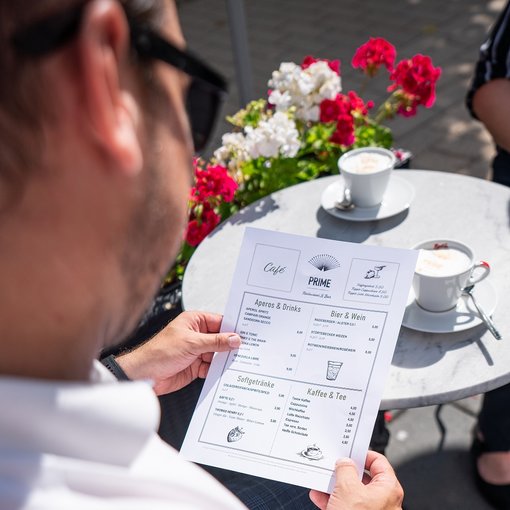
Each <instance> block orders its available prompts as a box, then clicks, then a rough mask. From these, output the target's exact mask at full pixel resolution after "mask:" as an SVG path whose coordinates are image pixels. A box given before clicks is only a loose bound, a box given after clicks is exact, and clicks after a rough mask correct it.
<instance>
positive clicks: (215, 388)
mask: <svg viewBox="0 0 510 510" xmlns="http://www.w3.org/2000/svg"><path fill="white" fill-rule="evenodd" d="M416 257H417V253H416V252H415V251H411V250H402V249H394V248H382V247H373V246H366V245H360V244H353V243H345V242H340V241H332V240H328V239H318V238H308V237H303V236H296V235H291V234H284V233H280V232H272V231H267V230H259V229H254V228H247V229H246V232H245V236H244V240H243V243H242V246H241V249H240V253H239V258H238V262H237V266H236V269H235V272H234V277H233V282H232V287H231V291H230V296H229V299H228V302H227V306H226V310H225V314H224V320H223V323H222V331H236V332H238V333H239V334H240V336H241V337H242V339H243V344H242V346H241V347H240V349H238V350H237V351H233V352H230V353H220V354H217V355H216V356H215V358H214V360H213V363H212V365H211V368H210V370H209V375H208V377H207V379H206V381H205V384H204V389H203V391H202V394H201V396H200V400H199V403H198V405H197V409H196V410H195V413H194V415H193V419H192V421H191V424H190V427H189V429H188V433H187V435H186V439H185V441H184V444H183V447H182V449H181V454H182V455H183V456H184V457H186V458H187V459H189V460H192V461H195V462H199V463H202V464H208V465H212V466H217V467H223V468H226V469H231V470H235V471H240V472H244V473H249V474H252V475H256V476H262V477H265V478H270V479H274V480H279V481H283V482H287V483H291V484H295V485H302V486H304V487H309V488H314V489H318V490H321V491H325V492H331V490H332V487H333V476H332V475H333V468H334V464H335V461H336V459H337V458H340V457H351V458H353V459H354V461H355V462H356V464H357V465H358V471H359V473H360V474H361V473H362V472H363V465H364V460H365V456H366V451H367V448H368V444H369V441H370V437H371V434H372V429H373V425H374V421H375V417H376V414H377V411H378V409H379V404H380V399H381V396H382V391H383V387H384V381H385V378H386V374H387V371H388V368H389V365H390V362H391V359H392V356H393V351H394V348H395V343H396V340H397V337H398V333H399V329H400V325H401V321H402V317H403V313H404V309H405V306H406V302H407V296H408V293H409V288H410V285H411V281H412V277H413V273H414V268H415V264H416Z"/></svg>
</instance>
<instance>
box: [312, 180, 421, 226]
mask: <svg viewBox="0 0 510 510" xmlns="http://www.w3.org/2000/svg"><path fill="white" fill-rule="evenodd" d="M343 194H344V179H343V177H342V176H340V178H339V179H338V180H336V181H335V182H333V183H332V184H330V185H329V186H328V187H327V188H326V189H325V190H324V191H323V192H322V196H321V205H322V207H323V208H324V209H325V211H326V212H328V213H329V214H331V215H332V216H335V217H336V218H341V219H342V220H347V221H372V220H382V219H384V218H389V217H390V216H395V214H398V213H401V212H402V211H405V210H406V209H408V208H409V206H410V205H411V202H412V201H413V198H414V188H413V186H412V185H411V184H410V183H409V182H408V181H406V180H405V179H403V178H402V177H399V176H398V175H392V176H391V179H390V182H389V184H388V189H387V190H386V193H385V194H384V198H383V201H382V203H381V205H378V206H375V207H355V208H354V209H352V210H350V211H341V210H340V209H337V208H336V207H335V202H336V201H338V200H341V198H342V197H343Z"/></svg>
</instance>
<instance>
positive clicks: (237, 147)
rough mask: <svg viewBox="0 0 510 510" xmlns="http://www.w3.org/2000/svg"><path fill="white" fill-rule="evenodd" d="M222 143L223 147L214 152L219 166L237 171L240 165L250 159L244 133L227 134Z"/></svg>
mask: <svg viewBox="0 0 510 510" xmlns="http://www.w3.org/2000/svg"><path fill="white" fill-rule="evenodd" d="M221 143H222V146H221V147H220V148H219V149H217V150H216V151H214V158H215V159H216V161H217V162H218V164H220V165H222V166H225V167H227V168H229V169H230V170H233V171H235V170H237V169H238V168H239V164H240V163H242V162H244V161H248V160H249V159H250V155H249V153H248V150H247V145H246V138H245V136H244V135H243V134H242V133H225V134H224V135H223V136H222V138H221Z"/></svg>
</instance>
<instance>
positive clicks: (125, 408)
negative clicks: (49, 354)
mask: <svg viewBox="0 0 510 510" xmlns="http://www.w3.org/2000/svg"><path fill="white" fill-rule="evenodd" d="M94 371H95V373H94V379H93V382H90V383H66V382H52V381H41V380H30V379H21V378H7V377H0V510H14V509H15V510H21V509H23V510H50V509H51V510H60V509H62V510H82V509H83V510H84V509H87V510H91V509H94V510H102V509H105V510H117V509H118V510H134V509H136V510H159V509H163V508H164V509H165V510H191V509H207V510H230V509H232V510H239V509H242V508H244V506H243V505H242V504H241V503H240V502H239V501H238V500H237V499H236V498H235V497H234V496H233V495H232V494H230V493H229V492H228V491H227V490H226V489H225V488H224V487H222V486H221V485H220V484H219V483H218V482H216V481H215V480H214V479H213V478H212V477H211V476H209V475H208V474H207V473H206V472H205V471H203V470H202V469H200V468H198V467H197V466H195V465H193V464H191V463H188V462H186V461H184V460H182V459H181V458H179V457H178V455H177V452H176V451H175V450H173V449H172V448H171V447H170V446H168V445H166V444H165V443H164V442H163V441H161V440H160V438H159V437H158V435H157V434H156V428H157V425H158V422H159V405H158V401H157V399H156V397H155V395H154V393H153V391H152V389H151V387H150V385H149V384H148V383H146V382H140V381H139V382H122V383H119V382H117V381H116V380H115V379H114V378H113V376H112V375H111V374H109V372H108V371H107V370H106V369H105V368H104V367H102V366H101V365H100V364H99V363H97V364H95V366H94ZM176 412H178V409H177V410H176Z"/></svg>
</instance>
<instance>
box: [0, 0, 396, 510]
mask: <svg viewBox="0 0 510 510" xmlns="http://www.w3.org/2000/svg"><path fill="white" fill-rule="evenodd" d="M149 27H150V28H149ZM158 34H159V35H158ZM0 37H1V38H2V41H1V44H0V75H1V76H2V80H1V83H0V168H1V173H0V246H1V248H0V276H1V281H2V284H1V285H0V298H1V303H2V319H1V321H0V338H1V342H0V373H1V374H2V376H1V377H0V404H1V409H2V411H1V415H0V508H1V509H21V508H23V509H46V508H47V509H55V508H66V509H73V510H74V509H86V508H91V509H115V508H119V509H122V510H126V509H135V508H136V509H144V510H145V509H151V510H155V509H159V508H166V509H168V508H172V509H173V510H175V509H191V508H193V509H198V508H203V509H205V508H207V509H209V510H211V509H223V510H225V509H239V508H243V506H242V505H241V503H240V502H239V501H238V500H237V499H236V498H235V497H234V496H233V495H232V494H230V493H229V492H228V491H226V489H224V488H223V487H222V486H221V485H219V484H218V483H217V482H215V481H214V480H213V479H212V478H211V477H210V476H209V475H207V474H206V473H205V472H203V471H202V470H200V469H199V468H198V467H195V466H193V465H192V464H189V463H187V462H185V461H183V460H181V459H180V458H179V457H178V456H177V454H176V452H175V451H174V450H172V449H171V448H170V447H168V446H166V445H164V443H162V442H161V440H159V438H158V437H157V435H156V433H155V429H156V427H157V421H158V406H157V401H156V399H155V396H154V392H153V390H152V388H151V386H154V389H155V390H156V391H157V392H159V393H162V392H167V391H174V390H176V389H179V388H181V387H182V386H183V385H185V384H187V383H188V382H190V381H191V380H193V379H194V378H196V377H204V376H205V374H206V373H207V368H208V364H209V362H210V360H211V358H212V351H222V350H228V349H231V348H237V347H238V346H239V344H240V338H239V337H238V336H237V335H235V334H228V333H227V334H225V333H224V334H219V333H217V332H218V329H219V325H220V320H221V318H220V317H218V316H215V315H209V314H206V313H187V314H183V315H182V316H180V317H179V318H178V319H176V321H174V323H173V324H172V325H171V326H170V327H169V328H167V329H166V330H165V331H164V332H163V333H162V334H161V335H159V336H158V337H156V338H155V339H153V340H151V341H150V342H148V343H146V344H144V345H143V346H142V347H140V348H139V349H137V350H135V351H133V352H132V353H130V354H128V355H126V356H124V357H123V358H121V359H119V363H120V364H121V366H122V367H123V369H124V371H125V372H126V374H127V375H128V376H129V378H130V379H142V380H140V381H138V382H124V383H119V382H117V381H116V380H115V379H114V377H113V376H112V375H111V374H110V373H109V372H108V371H107V370H106V369H105V368H104V367H101V366H99V364H98V363H97V362H95V361H94V360H95V358H96V357H97V355H98V353H99V352H100V351H101V350H102V349H103V348H104V347H106V346H109V345H111V344H112V343H114V342H115V341H117V340H118V339H121V338H123V337H125V336H126V335H127V334H128V333H129V332H130V331H131V330H132V329H133V328H134V327H135V326H136V324H137V322H138V320H139V318H140V316H141V314H142V312H143V310H144V309H145V308H146V306H147V304H148V303H149V301H150V299H151V297H152V295H153V294H154V292H155V291H156V289H157V286H158V283H159V281H160V280H161V278H162V276H163V274H164V273H165V271H166V269H167V267H168V265H169V262H170V259H171V257H172V256H175V254H176V252H177V249H178V246H179V242H180V239H181V234H182V228H183V225H184V221H185V217H186V197H187V193H188V187H189V185H190V175H191V174H190V167H191V164H190V163H191V155H192V141H191V140H192V138H191V133H190V124H191V131H192V132H193V135H194V136H193V138H194V140H195V142H196V144H201V143H203V142H204V140H205V138H206V135H207V131H208V130H210V127H211V124H212V122H211V120H212V119H211V115H212V114H214V110H215V108H214V101H215V95H217V94H216V92H215V91H217V89H218V88H221V83H220V82H219V81H218V77H217V75H216V74H215V73H213V72H211V71H210V70H209V69H208V68H207V67H206V66H204V65H203V64H200V63H199V62H197V61H196V60H195V59H193V58H191V57H190V56H189V55H187V54H186V53H185V52H182V51H180V50H178V49H177V48H179V47H180V48H182V47H183V40H182V35H181V33H180V30H179V26H178V22H177V16H176V13H175V9H174V6H173V4H171V3H170V2H169V1H163V0H161V1H157V0H154V1H150V0H125V1H124V2H119V1H116V0H88V1H84V0H81V1H79V0H39V1H37V2H33V1H32V0H18V1H16V2H12V1H11V0H0ZM185 99H187V101H188V112H189V115H190V117H189V119H188V115H187V113H186V108H185ZM197 100H198V107H197V103H196V101H197ZM193 101H195V103H193V104H191V103H192V102H193ZM197 113H200V115H201V116H197ZM113 369H114V370H115V367H113ZM147 378H150V379H152V382H150V381H147ZM176 412H178V410H177V411H176ZM367 470H368V471H369V473H370V476H371V479H370V480H369V481H368V483H367V485H364V484H362V483H361V482H359V480H358V477H357V473H356V469H355V467H354V465H353V463H352V462H351V461H350V460H343V461H341V462H339V464H338V467H337V470H336V474H337V478H338V483H337V485H336V487H335V491H334V493H333V495H332V496H331V497H330V496H328V495H326V494H322V493H319V492H317V491H312V492H311V494H310V495H311V498H312V500H313V501H314V502H315V503H316V504H317V506H319V508H322V509H325V508H328V509H339V508H342V509H350V508H354V507H355V505H356V508H366V509H369V508H370V509H381V510H394V509H397V508H400V505H401V500H402V490H401V488H400V486H399V484H398V481H397V480H396V478H395V475H394V473H393V470H392V469H391V467H390V466H389V464H388V463H387V461H386V459H385V458H384V457H382V456H380V455H378V454H375V453H371V454H369V456H368V457H367Z"/></svg>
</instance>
